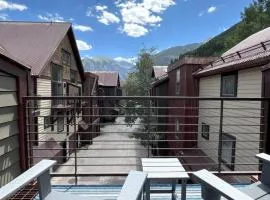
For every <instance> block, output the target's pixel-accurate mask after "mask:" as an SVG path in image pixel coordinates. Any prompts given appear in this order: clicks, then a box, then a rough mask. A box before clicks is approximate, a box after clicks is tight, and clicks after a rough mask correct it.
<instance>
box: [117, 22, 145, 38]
mask: <svg viewBox="0 0 270 200" xmlns="http://www.w3.org/2000/svg"><path fill="white" fill-rule="evenodd" d="M121 30H122V32H124V33H126V34H127V35H128V36H130V37H135V38H137V37H141V36H144V35H146V34H147V33H148V32H149V31H148V30H147V29H146V28H145V27H143V26H141V25H138V24H124V27H123V28H122V29H121Z"/></svg>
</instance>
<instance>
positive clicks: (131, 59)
mask: <svg viewBox="0 0 270 200" xmlns="http://www.w3.org/2000/svg"><path fill="white" fill-rule="evenodd" d="M114 60H116V61H119V62H121V61H124V62H128V63H130V64H136V61H137V57H132V58H124V57H116V58H114Z"/></svg>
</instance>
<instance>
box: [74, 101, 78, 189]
mask: <svg viewBox="0 0 270 200" xmlns="http://www.w3.org/2000/svg"><path fill="white" fill-rule="evenodd" d="M73 103H74V137H75V138H74V141H75V142H74V143H75V144H74V146H75V152H74V155H75V162H74V163H75V166H74V167H75V185H77V184H78V177H77V167H78V166H77V146H78V135H77V131H76V129H77V126H76V106H77V105H76V99H74V102H73Z"/></svg>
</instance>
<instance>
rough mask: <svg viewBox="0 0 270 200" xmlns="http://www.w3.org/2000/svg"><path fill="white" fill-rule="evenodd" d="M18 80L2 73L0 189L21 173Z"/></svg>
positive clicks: (0, 96) (0, 95)
mask: <svg viewBox="0 0 270 200" xmlns="http://www.w3.org/2000/svg"><path fill="white" fill-rule="evenodd" d="M16 91H17V88H16V79H15V78H13V77H10V76H8V75H7V76H5V74H4V73H0V167H1V168H0V187H1V186H3V185H5V184H7V183H8V182H9V181H11V180H12V179H13V178H15V177H16V176H17V175H18V174H19V173H20V166H19V161H20V159H19V144H18V132H19V130H18V121H17V119H18V116H17V94H16Z"/></svg>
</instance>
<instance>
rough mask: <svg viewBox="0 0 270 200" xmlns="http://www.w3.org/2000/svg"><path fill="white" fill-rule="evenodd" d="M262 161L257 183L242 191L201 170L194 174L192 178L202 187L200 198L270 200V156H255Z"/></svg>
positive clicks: (213, 199) (263, 154)
mask: <svg viewBox="0 0 270 200" xmlns="http://www.w3.org/2000/svg"><path fill="white" fill-rule="evenodd" d="M256 157H257V158H258V159H260V160H261V161H262V174H261V178H260V180H261V181H259V182H256V183H253V184H251V185H249V186H247V187H246V188H244V189H241V190H238V189H236V188H235V187H233V186H231V185H230V184H228V183H226V182H225V181H223V180H221V179H220V178H218V177H217V176H215V175H213V174H212V173H211V172H209V171H207V170H205V169H203V170H200V171H198V172H195V173H194V174H193V175H194V177H195V178H196V179H197V180H199V182H200V183H201V186H202V198H203V199H205V200H210V199H211V200H217V199H220V198H221V197H225V198H227V199H229V200H231V199H233V200H254V199H257V200H267V199H268V200H269V199H270V155H267V154H265V153H260V154H257V155H256Z"/></svg>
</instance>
